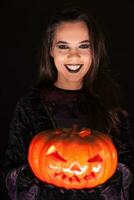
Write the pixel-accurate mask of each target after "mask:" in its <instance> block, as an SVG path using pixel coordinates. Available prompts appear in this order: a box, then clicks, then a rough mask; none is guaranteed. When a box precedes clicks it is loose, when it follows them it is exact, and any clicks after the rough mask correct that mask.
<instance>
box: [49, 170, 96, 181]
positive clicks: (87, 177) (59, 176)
mask: <svg viewBox="0 0 134 200" xmlns="http://www.w3.org/2000/svg"><path fill="white" fill-rule="evenodd" d="M51 177H52V178H57V179H62V180H63V181H64V180H65V181H67V182H79V183H80V182H82V181H83V180H85V181H88V180H90V179H96V174H95V173H94V172H91V173H90V174H89V175H85V176H84V177H83V178H82V179H81V178H79V177H78V176H76V175H73V176H71V177H68V176H67V175H66V174H64V173H62V172H60V173H54V174H53V175H52V174H51Z"/></svg>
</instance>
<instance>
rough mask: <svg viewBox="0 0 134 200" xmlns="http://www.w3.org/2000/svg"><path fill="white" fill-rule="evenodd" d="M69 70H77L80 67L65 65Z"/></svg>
mask: <svg viewBox="0 0 134 200" xmlns="http://www.w3.org/2000/svg"><path fill="white" fill-rule="evenodd" d="M66 66H67V67H68V68H69V69H71V70H77V69H78V68H79V67H80V66H81V65H80V64H77V65H70V64H69V65H66Z"/></svg>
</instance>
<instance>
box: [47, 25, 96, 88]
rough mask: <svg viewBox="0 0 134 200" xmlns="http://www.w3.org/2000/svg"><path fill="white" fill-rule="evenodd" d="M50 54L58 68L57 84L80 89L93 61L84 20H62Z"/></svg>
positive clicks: (62, 86)
mask: <svg viewBox="0 0 134 200" xmlns="http://www.w3.org/2000/svg"><path fill="white" fill-rule="evenodd" d="M50 55H51V56H52V57H53V59H54V63H55V66H56V68H57V72H58V73H57V75H58V76H57V80H56V82H55V85H56V86H57V87H60V88H64V89H72V90H73V89H80V88H81V87H82V83H83V77H84V76H85V75H86V73H87V71H88V70H89V68H90V66H91V63H92V49H91V41H90V33H89V31H88V28H87V25H86V24H85V23H84V22H82V21H78V22H62V23H61V24H60V25H58V26H57V28H56V31H55V34H54V38H53V43H52V47H51V51H50Z"/></svg>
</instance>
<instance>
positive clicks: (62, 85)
mask: <svg viewBox="0 0 134 200" xmlns="http://www.w3.org/2000/svg"><path fill="white" fill-rule="evenodd" d="M54 85H55V86H56V87H58V88H61V89H65V90H79V89H81V88H82V84H81V83H78V82H73V83H72V82H70V81H68V82H66V83H65V82H64V83H62V82H61V81H56V82H55V83H54Z"/></svg>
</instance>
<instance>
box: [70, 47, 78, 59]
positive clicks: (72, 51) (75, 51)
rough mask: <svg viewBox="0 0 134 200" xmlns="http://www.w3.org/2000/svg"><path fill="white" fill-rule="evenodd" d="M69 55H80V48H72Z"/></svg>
mask: <svg viewBox="0 0 134 200" xmlns="http://www.w3.org/2000/svg"><path fill="white" fill-rule="evenodd" d="M68 57H69V58H70V57H80V53H79V50H78V49H70V51H69V53H68Z"/></svg>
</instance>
